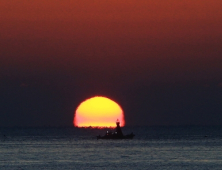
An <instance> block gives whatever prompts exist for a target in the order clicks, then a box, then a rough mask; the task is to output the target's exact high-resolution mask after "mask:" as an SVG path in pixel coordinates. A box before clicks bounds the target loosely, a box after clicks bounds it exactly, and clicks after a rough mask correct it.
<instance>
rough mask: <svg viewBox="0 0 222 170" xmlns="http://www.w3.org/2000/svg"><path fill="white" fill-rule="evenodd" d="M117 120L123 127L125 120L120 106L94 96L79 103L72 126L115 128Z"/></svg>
mask: <svg viewBox="0 0 222 170" xmlns="http://www.w3.org/2000/svg"><path fill="white" fill-rule="evenodd" d="M117 119H118V120H119V121H120V126H121V127H123V126H124V125H125V120H124V113H123V110H122V108H121V107H120V105H119V104H117V103H116V102H114V101H113V100H111V99H109V98H107V97H102V96H95V97H92V98H89V99H86V100H85V101H83V102H82V103H80V105H79V106H78V107H77V109H76V111H75V113H74V119H73V124H74V126H76V127H89V126H91V127H115V126H116V120H117Z"/></svg>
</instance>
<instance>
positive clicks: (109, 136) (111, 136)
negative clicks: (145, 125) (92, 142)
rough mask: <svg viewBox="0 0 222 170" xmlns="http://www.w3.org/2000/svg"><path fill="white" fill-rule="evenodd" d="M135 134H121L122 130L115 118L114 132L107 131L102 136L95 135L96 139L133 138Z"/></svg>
mask: <svg viewBox="0 0 222 170" xmlns="http://www.w3.org/2000/svg"><path fill="white" fill-rule="evenodd" d="M134 136H135V135H134V134H133V133H130V134H128V135H123V133H122V130H121V128H120V122H119V120H118V119H117V121H116V130H115V132H114V133H113V132H110V131H107V132H106V134H105V135H104V136H100V135H99V136H97V139H133V137H134Z"/></svg>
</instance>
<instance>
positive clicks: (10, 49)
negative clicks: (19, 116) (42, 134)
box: [0, 0, 222, 126]
mask: <svg viewBox="0 0 222 170" xmlns="http://www.w3.org/2000/svg"><path fill="white" fill-rule="evenodd" d="M221 6H222V1H221V0H214V1H210V0H180V1H178V0H166V1H162V0H155V1H153V0H140V1H136V0H106V1H103V0H92V1H91V0H90V1H88V0H87V1H86V0H81V1H77V0H73V1H69V0H64V1H59V0H48V1H43V0H33V1H29V0H22V1H16V0H10V1H5V0H0V78H1V79H2V82H1V84H0V85H1V86H2V87H3V88H2V89H4V92H5V91H10V93H11V94H10V97H12V96H18V95H20V96H23V95H24V96H27V95H26V92H24V93H23V92H21V91H20V90H19V88H21V87H22V88H31V87H33V89H31V90H30V91H32V92H33V93H34V94H36V93H37V91H47V90H48V88H49V89H50V90H51V92H50V94H46V96H48V99H49V100H50V97H51V96H50V95H51V93H53V94H54V93H57V94H59V95H58V96H61V98H62V99H61V100H62V101H63V102H68V103H69V102H70V103H72V102H73V103H75V102H77V103H75V104H73V105H74V106H75V105H77V104H78V102H80V101H81V99H85V98H84V97H86V96H88V95H91V94H98V93H102V94H104V95H111V97H114V98H116V99H117V100H119V101H120V102H123V104H124V102H125V103H130V104H126V106H125V107H126V108H127V107H128V105H131V103H135V106H134V109H135V108H141V110H140V112H142V111H144V110H145V111H146V112H149V114H151V115H152V112H154V113H155V114H156V115H158V114H160V113H161V112H164V111H165V112H167V113H168V112H171V110H169V108H167V109H168V111H166V110H167V109H163V110H159V111H155V107H158V104H157V103H158V102H157V103H155V102H154V103H153V106H152V107H151V106H150V107H151V108H147V107H146V106H145V105H146V104H145V101H149V102H150V99H152V98H155V96H158V95H160V96H161V95H163V93H164V90H163V91H161V90H160V89H162V88H165V86H170V87H172V86H174V87H175V88H177V87H178V86H180V87H181V86H183V88H184V89H186V90H187V91H188V94H189V93H190V94H193V92H191V91H190V90H189V88H190V87H192V88H193V87H195V88H197V89H199V88H206V87H211V88H213V90H214V93H215V94H217V95H220V94H221V88H220V87H221V83H222V56H221V55H222V29H221V28H222V22H221V21H222V10H221ZM156 84H157V86H158V88H157V87H155V88H157V89H158V90H157V89H156V91H155V90H154V91H155V92H156V93H155V94H154V93H152V92H149V93H148V94H149V95H150V97H149V99H148V98H147V97H146V96H145V95H142V94H146V93H145V92H147V91H149V89H151V91H152V89H153V87H154V86H156ZM162 84H164V85H162ZM181 84H182V85H181ZM184 84H185V85H184ZM17 85H18V87H17ZM160 86H161V87H160ZM162 86H163V87H162ZM188 86H189V88H188ZM16 88H18V89H17V90H15V91H17V93H15V94H13V90H12V89H16ZM215 89H216V90H215ZM53 90H56V92H54V91H53ZM165 90H166V89H165ZM186 90H185V91H186ZM211 90H212V89H211ZM2 91H3V90H2ZM203 91H204V90H203ZM168 92H169V89H168ZM211 92H212V91H209V94H211V95H212V96H211V97H212V98H214V95H213V94H214V93H211ZM151 93H152V94H151ZM160 93H161V94H160ZM82 94H83V95H82ZM140 94H141V95H140ZM166 94H168V93H166ZM174 94H176V92H175V91H173V92H172V93H170V92H169V94H168V95H172V96H174ZM179 94H180V93H179ZM112 95H113V96H112ZM119 95H120V96H127V97H119ZM42 96H44V95H43V94H42ZM58 96H57V97H58ZM67 96H68V97H67ZM191 96H192V95H191ZM198 96H199V98H201V97H200V96H205V93H204V94H203V93H202V91H201V92H198ZM10 97H9V96H8V95H7V93H6V92H5V93H4V95H3V97H2V100H3V101H7V100H10ZM29 97H30V96H28V97H27V100H28V98H29ZM78 97H80V98H81V99H78ZM89 97H91V96H89ZM193 97H194V96H192V97H187V99H186V100H185V99H184V101H183V100H182V101H181V102H182V103H187V101H190V98H193ZM6 98H7V100H6ZM12 98H13V97H12ZM15 98H16V97H15ZM54 98H56V97H54ZM58 98H59V97H58ZM160 98H161V97H160ZM194 98H195V97H194ZM197 98H198V97H197ZM199 98H198V99H199ZM125 99H127V100H125ZM198 99H197V100H198ZM220 99H221V98H216V99H215V98H214V99H213V100H216V102H219V101H220ZM17 100H19V99H14V102H15V103H16V101H17ZM36 100H37V99H36ZM55 100H56V99H55ZM128 100H129V101H128ZM140 100H141V101H143V102H140ZM156 100H158V99H156ZM173 100H174V99H173ZM173 100H172V101H173ZM175 100H177V98H175ZM160 101H161V99H160ZM177 101H178V100H177ZM33 102H34V103H35V102H37V101H33ZM51 102H53V101H51ZM51 102H50V103H51ZM55 102H58V103H59V101H58V100H56V101H55ZM137 102H138V103H140V104H136V103H137ZM12 103H13V102H10V101H7V102H6V105H7V104H8V105H11V104H12ZM172 103H173V102H172ZM197 103H198V102H197ZM200 103H203V101H200ZM142 104H144V105H143V106H141V105H142ZM23 105H24V106H23ZM52 105H53V104H49V106H50V107H49V108H53V106H52ZM73 105H71V104H67V105H65V104H64V106H63V107H70V108H72V107H73ZM196 105H198V104H196ZM18 107H19V108H20V109H21V108H23V107H25V102H24V103H22V104H21V105H19V106H18ZM187 107H190V110H192V107H191V106H190V105H189V104H187ZM196 107H197V106H196ZM196 107H195V108H196ZM210 107H211V105H209V110H210ZM2 108H3V109H2V113H3V114H4V115H7V114H8V113H9V112H10V114H12V113H11V112H16V111H14V110H13V109H12V110H7V109H5V108H4V106H3V107H2ZM31 108H32V107H31V106H30V110H32V109H31ZM72 109H73V108H72ZM48 110H50V109H48ZM128 110H130V108H128ZM131 110H133V108H132V109H131ZM135 110H136V109H135ZM181 110H182V108H181ZM196 110H198V108H196ZM196 110H195V109H194V110H193V111H194V112H195V111H196ZM219 110H220V111H221V110H222V109H221V107H219V106H218V105H217V107H216V111H219ZM21 112H22V111H21ZM26 112H27V113H28V112H29V111H26ZM39 112H40V111H39ZM61 112H65V111H62V110H61V111H60V112H59V111H58V113H57V114H58V115H59V114H60V113H61ZM174 112H175V113H176V111H174ZM35 114H38V113H35ZM66 114H69V113H66ZM12 115H13V114H12ZM132 115H133V113H131V116H129V117H130V118H131V117H133V116H132ZM143 116H144V115H141V117H143ZM37 117H38V116H37ZM49 117H50V116H49ZM151 117H152V116H151ZM156 117H157V118H155V116H154V117H153V119H154V120H155V121H156V123H147V124H148V125H150V124H174V123H173V121H172V122H168V123H165V122H164V120H161V121H158V120H157V119H158V116H156ZM160 117H161V116H160ZM169 117H170V115H169ZM188 117H189V116H188ZM197 117H198V116H197ZM5 119H7V116H5ZM38 119H40V117H38ZM45 119H46V118H45ZM160 119H161V118H160ZM22 122H25V121H22V120H21V121H20V123H19V122H15V123H14V124H15V125H20V124H22ZM55 122H56V120H55V121H54V123H52V124H58V123H55ZM128 122H130V123H131V124H138V122H139V118H138V120H137V121H136V122H133V121H128ZM204 122H205V121H202V122H201V123H202V124H204ZM69 123H70V122H69ZM69 123H67V121H66V119H65V118H64V122H62V123H61V124H69ZM126 123H127V122H126ZM183 123H184V122H182V121H181V124H183ZM189 123H191V124H195V121H194V122H189V120H188V119H187V121H185V123H184V124H189ZM14 124H13V123H12V124H10V125H14ZM34 124H35V123H34ZM45 124H47V122H46V123H45ZM144 124H146V123H144ZM217 124H218V123H217ZM221 124H222V123H221ZM5 125H7V124H5ZM36 125H38V121H37V122H36ZM0 126H1V122H0Z"/></svg>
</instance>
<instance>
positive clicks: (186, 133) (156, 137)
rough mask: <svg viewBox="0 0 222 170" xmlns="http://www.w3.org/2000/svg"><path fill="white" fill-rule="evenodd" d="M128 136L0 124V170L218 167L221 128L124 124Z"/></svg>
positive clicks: (220, 164) (221, 161) (205, 169)
mask: <svg viewBox="0 0 222 170" xmlns="http://www.w3.org/2000/svg"><path fill="white" fill-rule="evenodd" d="M122 130H123V133H124V134H126V133H131V132H134V134H136V136H135V138H134V139H133V140H97V139H96V136H97V135H99V134H100V135H103V134H104V133H105V132H106V129H90V128H86V129H78V128H0V169H1V170H38V169H53V170H55V169H59V170H61V169H66V170H67V169H78V170H81V169H106V170H111V169H147V170H165V169H169V170H194V169H195V170H196V169H200V170H208V169H209V170H221V168H222V127H124V128H123V129H122Z"/></svg>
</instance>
